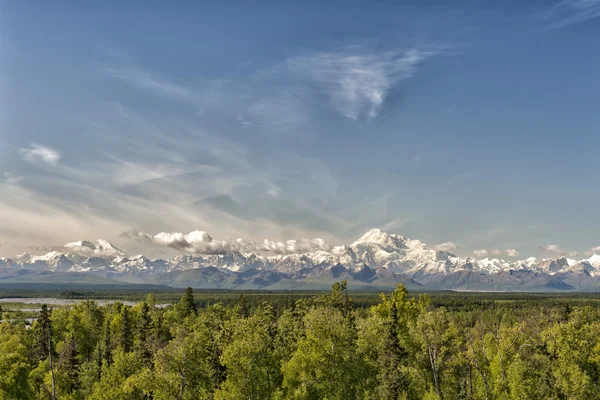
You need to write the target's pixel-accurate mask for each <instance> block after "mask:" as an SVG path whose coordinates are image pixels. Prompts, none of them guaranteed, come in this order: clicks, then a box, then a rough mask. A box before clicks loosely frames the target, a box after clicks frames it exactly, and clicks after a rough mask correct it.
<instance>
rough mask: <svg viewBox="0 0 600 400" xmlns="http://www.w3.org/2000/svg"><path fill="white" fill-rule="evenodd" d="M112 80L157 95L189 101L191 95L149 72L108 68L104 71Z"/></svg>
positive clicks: (176, 85) (183, 88)
mask: <svg viewBox="0 0 600 400" xmlns="http://www.w3.org/2000/svg"><path fill="white" fill-rule="evenodd" d="M106 72H108V73H109V74H110V75H111V76H112V77H113V78H115V79H119V80H122V81H125V82H128V83H130V84H131V85H133V86H136V87H138V88H141V89H145V90H149V91H152V92H155V93H157V94H160V95H163V96H166V97H171V98H178V99H184V100H189V99H190V97H191V93H190V91H189V90H188V89H186V88H185V87H183V86H180V85H178V84H175V83H172V82H169V81H168V80H166V79H162V78H159V77H157V76H155V75H153V74H150V73H149V72H146V71H143V70H139V69H135V68H109V69H106Z"/></svg>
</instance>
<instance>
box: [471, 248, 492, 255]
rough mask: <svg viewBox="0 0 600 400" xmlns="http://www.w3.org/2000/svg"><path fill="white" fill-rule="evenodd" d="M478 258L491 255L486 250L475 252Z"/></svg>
mask: <svg viewBox="0 0 600 400" xmlns="http://www.w3.org/2000/svg"><path fill="white" fill-rule="evenodd" d="M473 254H474V255H475V256H476V257H486V256H487V255H488V254H489V253H488V251H487V250H486V249H479V250H473Z"/></svg>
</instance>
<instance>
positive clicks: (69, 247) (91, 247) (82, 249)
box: [63, 239, 125, 257]
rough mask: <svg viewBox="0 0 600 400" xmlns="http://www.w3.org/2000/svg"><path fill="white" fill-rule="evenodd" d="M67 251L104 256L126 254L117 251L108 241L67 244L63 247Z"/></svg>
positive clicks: (83, 241) (85, 241)
mask: <svg viewBox="0 0 600 400" xmlns="http://www.w3.org/2000/svg"><path fill="white" fill-rule="evenodd" d="M63 247H64V248H65V250H66V251H73V252H76V253H82V254H90V255H91V254H94V255H102V256H113V257H118V256H124V255H125V253H124V252H123V251H121V250H119V249H117V248H116V247H115V246H114V245H113V244H112V243H110V242H109V241H107V240H103V239H98V240H94V241H93V242H90V241H87V240H82V241H80V242H73V243H67V244H65V245H64V246H63Z"/></svg>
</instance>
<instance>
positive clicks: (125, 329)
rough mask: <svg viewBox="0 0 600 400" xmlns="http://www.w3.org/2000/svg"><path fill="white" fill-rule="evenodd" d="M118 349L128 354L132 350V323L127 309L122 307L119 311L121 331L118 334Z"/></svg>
mask: <svg viewBox="0 0 600 400" xmlns="http://www.w3.org/2000/svg"><path fill="white" fill-rule="evenodd" d="M119 347H120V349H121V350H122V351H123V352H125V353H129V352H130V351H131V350H132V349H133V323H132V321H131V316H130V314H129V308H128V307H123V309H122V310H121V331H120V332H119Z"/></svg>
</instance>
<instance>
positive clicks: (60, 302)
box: [0, 297, 170, 311]
mask: <svg viewBox="0 0 600 400" xmlns="http://www.w3.org/2000/svg"><path fill="white" fill-rule="evenodd" d="M82 301H86V300H77V299H57V298H55V297H44V298H31V297H11V298H0V304H2V303H22V304H46V305H49V306H71V305H73V304H77V303H81V302H82ZM90 301H94V302H96V303H97V304H98V305H99V306H105V305H107V304H113V303H117V302H121V303H123V304H125V305H126V306H135V305H136V304H138V303H141V301H125V300H90ZM168 305H170V304H157V305H156V307H158V308H164V307H166V306H168ZM20 310H21V311H39V308H22V309H20Z"/></svg>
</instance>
